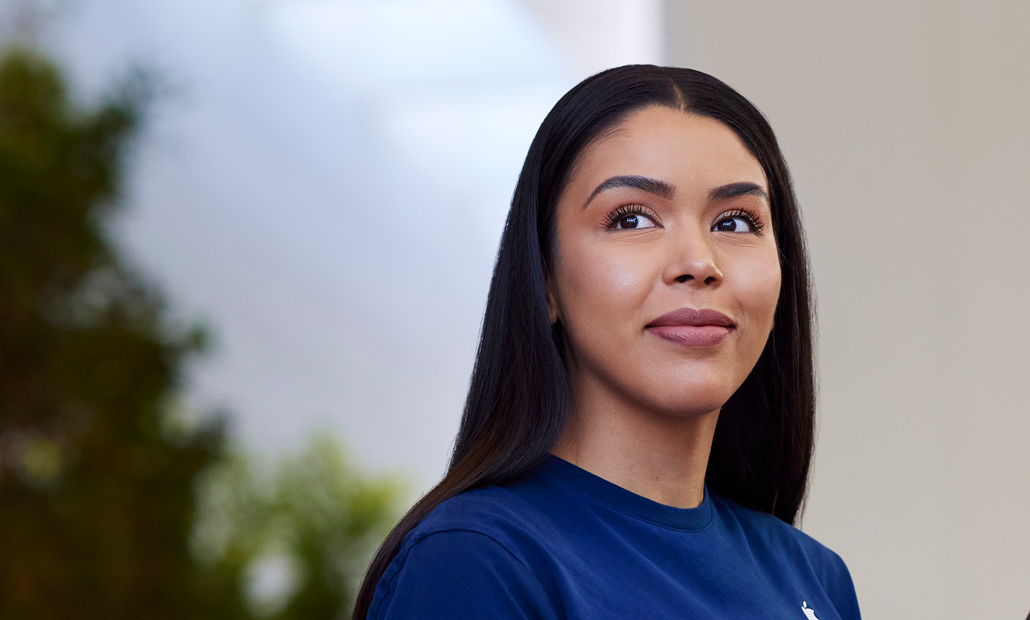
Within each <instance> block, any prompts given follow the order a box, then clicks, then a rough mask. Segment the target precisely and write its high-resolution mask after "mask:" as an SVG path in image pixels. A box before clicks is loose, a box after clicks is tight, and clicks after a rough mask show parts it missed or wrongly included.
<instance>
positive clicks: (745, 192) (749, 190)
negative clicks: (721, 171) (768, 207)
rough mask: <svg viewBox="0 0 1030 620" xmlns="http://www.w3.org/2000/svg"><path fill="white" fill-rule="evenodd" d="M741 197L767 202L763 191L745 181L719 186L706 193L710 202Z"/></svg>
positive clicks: (767, 196) (767, 195) (767, 197)
mask: <svg viewBox="0 0 1030 620" xmlns="http://www.w3.org/2000/svg"><path fill="white" fill-rule="evenodd" d="M741 196H758V197H759V198H761V199H762V200H765V201H766V202H769V194H767V193H765V190H764V189H762V188H761V187H760V186H758V185H756V184H754V183H749V182H746V181H745V182H741V183H730V184H728V185H720V186H719V187H716V188H715V189H713V190H712V191H710V192H708V200H709V201H711V202H716V201H719V200H730V199H731V198H739V197H741Z"/></svg>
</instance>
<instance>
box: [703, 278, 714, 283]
mask: <svg viewBox="0 0 1030 620" xmlns="http://www.w3.org/2000/svg"><path fill="white" fill-rule="evenodd" d="M712 282H715V276H708V277H707V278H705V284H711V283H712Z"/></svg>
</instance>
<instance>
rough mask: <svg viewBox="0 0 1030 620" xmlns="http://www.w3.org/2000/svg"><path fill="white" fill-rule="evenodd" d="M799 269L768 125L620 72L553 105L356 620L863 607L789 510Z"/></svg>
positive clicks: (798, 396) (802, 358)
mask: <svg viewBox="0 0 1030 620" xmlns="http://www.w3.org/2000/svg"><path fill="white" fill-rule="evenodd" d="M814 401H815V399H814V387H813V378H812V336H811V304H810V295H809V276H808V265H807V258H806V253H805V246H804V237H803V233H802V229H801V222H800V217H799V213H798V208H797V205H796V203H795V198H794V194H793V190H792V188H791V182H790V177H789V175H788V172H787V166H786V164H785V163H784V161H783V157H782V155H781V153H780V151H779V147H778V146H777V144H776V139H775V137H774V136H773V133H772V130H771V129H770V128H769V126H768V124H767V123H766V121H765V119H764V117H763V116H762V115H761V113H760V112H759V111H758V110H757V109H755V107H754V106H752V105H751V104H750V103H749V102H748V101H747V100H746V99H744V98H743V97H742V96H740V95H739V94H738V93H736V92H735V91H734V90H732V89H731V88H729V87H728V86H726V85H725V84H723V83H722V82H720V81H719V80H716V79H715V78H713V77H711V76H708V75H706V74H704V73H700V72H697V71H691V70H688V69H673V68H661V67H654V66H646V65H640V66H626V67H620V68H617V69H611V70H609V71H605V72H603V73H600V74H598V75H595V76H593V77H591V78H588V79H587V80H585V81H583V82H582V83H580V84H579V85H578V86H576V87H575V88H573V89H572V90H571V91H569V93H568V94H566V95H565V96H564V97H563V98H562V99H561V101H559V102H558V103H557V105H555V107H554V109H553V110H551V113H550V114H548V116H547V118H546V119H545V120H544V122H543V125H541V127H540V130H539V131H538V132H537V135H536V137H535V139H534V140H533V143H532V146H531V147H530V149H529V154H528V155H527V157H526V163H525V166H524V167H523V169H522V174H521V176H520V177H519V182H518V186H517V187H516V189H515V195H514V199H513V201H512V205H511V211H510V213H509V216H508V221H507V225H506V226H505V230H504V235H503V237H502V239H501V247H500V251H499V253H498V258H497V265H496V268H495V270H494V275H493V281H492V282H491V286H490V294H489V298H488V301H487V308H486V317H485V319H484V321H483V331H482V337H481V341H480V346H479V352H478V356H477V359H476V365H475V369H474V371H473V374H472V381H471V385H470V388H469V394H468V400H467V402H466V405H465V411H464V416H463V418H462V422H461V428H460V430H459V432H458V437H457V440H456V442H455V448H454V455H453V457H452V460H451V466H450V469H449V471H448V473H447V475H446V476H445V477H444V479H443V481H442V482H441V483H440V484H439V485H438V486H437V487H436V488H434V489H433V490H432V491H430V492H429V493H428V494H427V495H426V496H425V497H424V498H423V499H422V500H421V501H420V502H418V503H417V504H416V505H415V507H414V508H412V509H411V511H410V512H409V513H408V514H407V516H405V517H404V519H403V520H402V521H401V522H400V524H399V525H398V526H397V528H396V529H395V530H394V531H393V533H392V534H391V535H390V536H389V537H388V538H387V540H386V542H385V543H383V546H382V548H381V549H380V550H379V553H378V555H377V556H376V558H375V560H374V561H373V563H372V566H371V568H370V569H369V571H368V574H367V575H366V577H365V581H364V583H363V585H362V587H361V591H360V593H359V596H358V600H357V605H356V608H355V611H354V616H353V617H354V619H355V620H364V619H365V618H368V619H372V620H395V619H402V618H405V619H406V618H420V619H421V618H424V619H430V618H432V619H436V618H440V619H444V618H446V619H451V618H453V619H457V618H490V619H508V618H546V619H552V618H553V619H558V618H568V619H589V620H604V619H607V618H611V619H616V618H618V619H625V618H695V617H697V618H727V619H733V620H745V619H749V618H756V619H757V618H799V619H804V618H809V619H811V618H818V619H819V620H835V619H840V620H857V619H858V618H859V610H858V603H857V600H856V597H855V591H854V587H853V585H852V582H851V578H850V576H849V574H848V571H847V568H846V567H845V566H844V563H843V562H842V561H841V559H840V558H839V557H838V556H837V555H836V554H834V553H833V552H832V551H830V550H829V549H827V548H826V547H823V546H822V545H820V544H819V543H818V542H816V541H815V540H813V539H812V538H810V537H809V536H807V535H805V534H803V533H802V532H800V531H799V530H797V529H795V528H794V527H792V526H791V525H790V524H792V523H794V521H795V520H796V518H797V516H798V513H799V511H800V508H801V503H802V500H803V498H804V495H805V490H806V484H807V480H808V469H809V462H810V458H811V453H812V441H813V424H814V412H815V405H814Z"/></svg>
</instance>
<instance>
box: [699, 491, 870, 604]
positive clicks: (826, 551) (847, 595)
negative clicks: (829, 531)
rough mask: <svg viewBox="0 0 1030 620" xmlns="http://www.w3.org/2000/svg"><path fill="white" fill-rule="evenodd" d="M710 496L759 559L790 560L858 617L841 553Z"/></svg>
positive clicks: (789, 527)
mask: <svg viewBox="0 0 1030 620" xmlns="http://www.w3.org/2000/svg"><path fill="white" fill-rule="evenodd" d="M712 499H713V503H714V506H715V509H716V510H717V511H718V512H719V513H720V517H721V521H722V522H723V523H724V524H727V526H728V527H731V528H738V532H737V533H738V534H742V535H743V536H744V537H745V539H746V540H747V545H748V547H749V548H750V549H751V551H752V553H754V554H755V556H756V558H759V561H760V562H763V561H768V562H769V563H770V564H780V563H782V562H789V563H791V564H792V565H793V566H791V567H790V568H791V569H793V570H795V571H805V572H810V573H811V574H813V575H814V576H815V578H816V579H817V580H818V581H819V582H820V583H821V584H822V585H823V587H824V588H825V589H826V591H827V593H828V594H830V597H831V599H833V600H834V601H835V602H836V603H837V604H838V605H839V606H840V605H843V606H845V607H848V608H851V607H853V608H854V610H855V612H856V614H855V615H853V616H849V617H858V616H857V609H858V601H857V599H856V596H855V586H854V582H853V581H852V579H851V573H850V571H849V570H848V567H847V565H846V564H845V563H844V560H843V559H842V558H841V556H840V555H838V554H837V553H836V552H835V551H833V550H832V549H830V548H829V547H827V546H826V545H824V544H823V543H821V542H819V541H818V540H816V539H815V538H814V537H813V536H811V535H810V534H808V533H807V532H803V531H801V530H800V529H799V528H797V527H795V526H794V525H792V524H790V523H786V522H785V521H783V520H781V519H780V518H778V517H776V516H774V515H771V514H769V513H767V512H762V511H759V510H754V509H751V508H747V507H745V506H742V505H741V504H738V503H737V502H734V501H732V500H729V499H725V498H722V497H719V496H718V495H715V494H712ZM762 558H767V560H763V559H762ZM780 568H781V569H784V568H785V567H782V566H781V567H780Z"/></svg>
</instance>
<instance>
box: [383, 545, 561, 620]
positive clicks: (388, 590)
mask: <svg viewBox="0 0 1030 620" xmlns="http://www.w3.org/2000/svg"><path fill="white" fill-rule="evenodd" d="M450 532H467V533H469V534H479V535H480V536H483V537H484V538H487V539H489V540H492V541H493V542H494V543H495V544H496V545H497V546H498V547H500V548H501V549H504V552H505V553H507V554H508V555H509V556H511V559H513V560H515V561H516V562H517V563H518V565H519V566H521V567H522V569H523V570H524V571H526V572H527V573H528V574H529V576H530V577H532V578H533V581H535V582H536V584H537V585H538V586H540V590H541V591H542V592H544V594H546V593H547V588H545V587H544V584H543V583H541V582H540V579H539V578H538V577H537V576H536V575H535V574H534V573H533V571H531V570H529V567H528V566H526V564H525V562H523V561H522V560H520V559H519V558H518V556H516V555H515V554H514V553H512V552H511V550H510V549H508V547H506V546H504V543H502V542H501V541H499V540H497V539H496V538H494V537H493V536H491V535H489V534H487V533H485V532H480V531H478V530H471V529H468V528H460V527H459V528H451V529H447V530H437V531H435V532H429V533H428V534H424V535H422V537H421V538H419V539H418V540H417V541H416V542H414V543H412V544H411V545H410V546H409V547H408V548H407V549H405V550H404V558H403V559H402V560H400V565H399V566H398V567H397V570H396V571H394V573H393V575H391V576H390V580H389V581H388V582H387V583H386V591H385V592H384V593H383V598H382V600H380V601H379V605H378V606H377V607H376V611H375V614H374V615H373V616H372V617H373V618H379V611H380V610H381V609H382V608H383V603H384V602H386V600H387V599H388V598H389V597H390V593H391V592H392V591H393V582H394V581H395V580H396V579H397V576H398V575H400V574H401V570H403V569H404V563H405V562H407V561H408V556H409V555H411V550H412V549H414V548H415V547H417V546H419V545H421V544H422V543H423V542H424V541H425V540H427V539H428V538H429V537H430V536H435V535H436V534H447V533H450ZM394 560H395V561H396V558H394Z"/></svg>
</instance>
